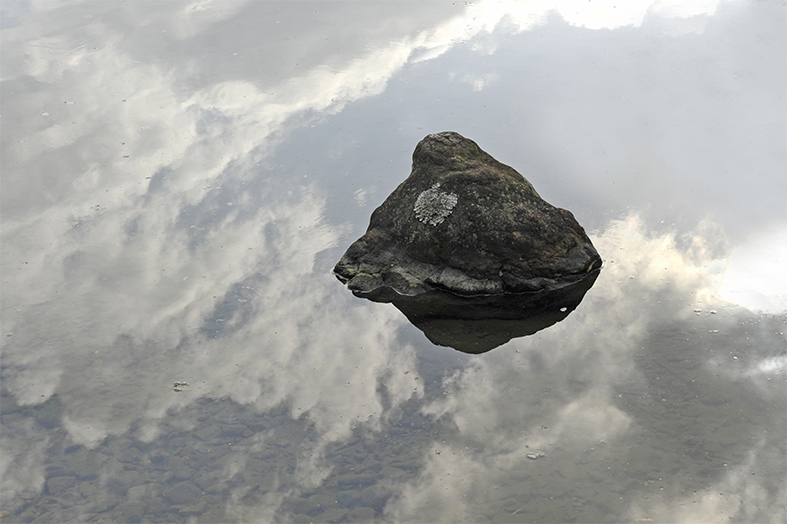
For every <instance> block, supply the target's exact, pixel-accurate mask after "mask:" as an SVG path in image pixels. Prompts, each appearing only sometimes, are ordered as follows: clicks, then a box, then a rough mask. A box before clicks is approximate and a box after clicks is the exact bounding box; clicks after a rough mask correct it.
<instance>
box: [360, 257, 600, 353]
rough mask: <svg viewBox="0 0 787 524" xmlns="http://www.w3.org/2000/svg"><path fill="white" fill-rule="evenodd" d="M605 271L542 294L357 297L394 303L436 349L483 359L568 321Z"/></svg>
mask: <svg viewBox="0 0 787 524" xmlns="http://www.w3.org/2000/svg"><path fill="white" fill-rule="evenodd" d="M600 272H601V270H600V269H596V270H594V271H591V272H590V273H588V274H587V275H585V276H584V277H582V278H580V279H579V280H577V281H575V282H571V283H567V284H564V285H563V286H562V287H559V288H557V289H552V290H549V291H541V292H536V293H519V294H515V293H509V294H503V295H478V296H459V295H455V294H453V293H449V292H447V291H437V290H435V291H430V292H427V293H422V294H420V295H416V296H405V295H400V294H398V293H396V292H395V291H394V290H392V289H391V288H388V287H383V288H377V289H375V290H374V291H372V292H371V293H362V292H358V291H354V292H353V293H354V294H355V295H356V296H358V297H362V298H368V299H369V300H372V301H374V302H390V303H392V304H393V305H394V306H396V308H397V309H398V310H399V311H401V312H402V313H404V314H405V316H406V317H407V319H408V320H409V321H410V322H412V324H413V325H414V326H415V327H417V328H418V329H420V330H421V331H423V332H424V334H425V335H426V338H428V339H429V340H430V341H431V342H432V343H433V344H436V345H438V346H448V347H452V348H454V349H457V350H459V351H462V352H464V353H474V354H478V353H486V352H487V351H490V350H492V349H494V348H496V347H498V346H500V345H503V344H505V343H506V342H508V341H509V340H511V339H512V338H518V337H526V336H528V335H532V334H533V333H536V332H537V331H541V330H542V329H545V328H548V327H549V326H551V325H553V324H556V323H557V322H560V321H561V320H563V319H564V318H566V317H567V316H568V315H569V314H571V312H572V311H574V310H575V309H576V308H577V306H579V304H580V302H582V299H583V298H584V296H585V293H587V291H588V290H589V289H590V288H591V287H593V284H594V283H595V282H596V279H597V278H598V275H599V273H600Z"/></svg>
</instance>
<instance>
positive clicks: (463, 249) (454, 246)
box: [334, 131, 601, 301]
mask: <svg viewBox="0 0 787 524" xmlns="http://www.w3.org/2000/svg"><path fill="white" fill-rule="evenodd" d="M600 267H601V257H599V255H598V253H597V252H596V250H595V248H594V247H593V244H592V243H591V242H590V239H589V238H588V237H587V235H586V234H585V231H584V229H583V228H582V226H580V225H579V223H577V221H576V219H574V216H573V215H572V214H571V213H570V212H569V211H566V210H565V209H560V208H557V207H554V206H552V205H551V204H549V203H547V202H546V201H544V200H543V199H542V198H541V197H540V196H539V195H538V193H537V192H536V190H535V189H534V188H533V186H532V185H531V184H530V183H529V182H528V181H527V180H525V178H524V177H523V176H522V175H520V174H519V173H517V172H516V171H515V170H514V169H512V168H511V167H509V166H506V165H504V164H501V163H500V162H498V161H497V160H495V159H494V158H492V156H490V155H489V154H488V153H486V152H484V151H482V150H481V148H479V147H478V145H477V144H476V143H475V142H473V141H472V140H469V139H467V138H464V137H463V136H461V135H460V134H458V133H454V132H451V131H448V132H443V133H436V134H432V135H428V136H427V137H426V138H424V139H423V140H421V142H419V143H418V145H417V146H416V148H415V151H414V152H413V168H412V173H411V174H410V176H409V177H408V178H407V180H405V181H404V182H403V183H402V184H401V185H399V187H398V188H396V190H394V192H393V193H391V195H390V196H389V197H388V198H387V199H386V200H385V202H383V204H382V205H381V206H380V207H379V208H377V209H376V210H375V211H374V213H372V217H371V221H370V224H369V228H368V230H367V231H366V234H364V235H363V236H362V237H361V238H360V239H358V240H357V241H356V242H355V243H354V244H352V245H351V246H350V247H349V249H348V250H347V252H346V253H345V254H344V256H343V257H342V258H341V260H340V261H339V262H338V263H337V264H336V267H335V268H334V274H335V275H336V277H337V278H338V279H339V280H340V281H342V282H344V283H346V284H347V286H348V287H349V289H350V290H352V291H353V293H355V294H356V295H358V296H364V297H367V298H372V299H374V298H375V297H377V299H378V300H383V301H390V296H391V295H390V291H393V292H395V295H397V296H402V295H404V296H417V295H421V294H423V293H427V292H432V291H447V292H449V293H451V294H454V295H459V296H463V297H470V296H478V295H486V296H489V295H493V296H502V295H508V294H522V293H525V294H530V293H543V292H550V291H554V290H556V289H560V288H562V287H565V286H567V285H572V284H575V283H577V282H579V281H581V280H583V279H585V277H587V276H588V274H589V273H590V272H593V271H595V270H598V269H599V268H600ZM386 296H388V297H389V299H386V298H385V297H386Z"/></svg>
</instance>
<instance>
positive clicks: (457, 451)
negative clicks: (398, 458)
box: [386, 215, 784, 522]
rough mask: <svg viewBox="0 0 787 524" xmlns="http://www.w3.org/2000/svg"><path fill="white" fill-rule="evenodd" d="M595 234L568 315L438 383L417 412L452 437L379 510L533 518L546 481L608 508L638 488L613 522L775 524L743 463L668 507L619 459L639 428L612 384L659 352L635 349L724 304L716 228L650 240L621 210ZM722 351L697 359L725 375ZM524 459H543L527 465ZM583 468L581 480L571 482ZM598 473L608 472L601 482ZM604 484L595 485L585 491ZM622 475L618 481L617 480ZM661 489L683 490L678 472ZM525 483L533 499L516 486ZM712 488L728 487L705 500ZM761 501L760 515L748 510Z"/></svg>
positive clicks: (769, 500)
mask: <svg viewBox="0 0 787 524" xmlns="http://www.w3.org/2000/svg"><path fill="white" fill-rule="evenodd" d="M593 242H594V244H595V245H596V246H597V248H598V249H599V252H601V253H605V254H606V256H607V257H608V258H607V259H606V260H605V268H604V269H603V270H602V273H601V276H600V277H599V279H598V281H597V283H596V285H595V286H594V288H592V289H591V291H590V292H589V293H588V296H587V297H586V298H585V301H584V302H583V304H582V305H581V306H580V307H579V308H578V309H577V310H576V311H575V312H574V313H572V315H571V316H570V317H569V318H568V319H567V320H565V321H564V322H562V323H558V324H556V325H554V326H552V327H551V328H549V329H547V330H544V331H542V332H539V333H538V334H537V335H534V336H532V337H526V338H523V339H515V340H513V341H512V342H510V343H509V344H508V345H507V346H506V348H508V349H507V350H505V349H500V348H499V349H498V350H494V351H492V352H491V353H488V354H484V355H480V356H477V357H473V358H472V359H471V360H470V362H469V364H468V365H467V366H466V367H465V368H463V369H462V370H459V371H457V372H455V373H454V374H452V375H451V376H449V377H447V378H446V379H445V380H444V381H443V385H442V387H443V390H444V396H443V397H442V398H440V399H437V400H432V401H430V402H428V403H426V404H425V405H424V406H423V408H422V412H423V413H424V414H426V415H428V416H430V417H432V418H434V419H435V421H436V422H437V423H438V424H442V425H443V426H447V427H454V428H456V434H455V436H454V437H453V438H452V440H449V441H448V442H445V441H444V443H442V444H441V443H437V442H435V445H434V446H433V447H432V449H430V450H429V451H428V452H427V453H426V455H425V456H424V459H423V462H424V467H423V470H422V472H421V473H420V474H419V476H418V478H416V479H415V480H414V481H411V482H408V483H406V484H404V485H403V486H402V490H401V495H400V496H398V497H396V498H394V499H392V500H391V501H390V502H389V505H388V507H387V508H386V511H387V513H388V514H389V515H390V516H391V517H392V518H393V519H394V520H395V521H398V522H411V521H429V522H453V521H465V522H471V521H480V520H481V519H483V518H492V517H491V516H490V513H489V511H490V510H489V508H490V507H491V506H490V502H489V500H490V499H493V500H495V501H496V502H495V503H494V504H492V506H495V507H497V508H498V509H499V511H498V513H496V516H495V517H494V519H495V520H499V519H511V518H513V517H511V515H512V514H517V513H519V512H522V511H525V512H526V513H527V512H530V513H528V514H529V515H530V517H528V518H537V515H539V513H538V512H536V513H535V514H533V513H532V512H533V511H534V510H533V507H534V505H535V507H539V505H538V504H536V503H535V502H533V497H538V496H541V497H543V496H545V495H546V494H547V493H544V492H543V490H544V486H549V487H551V489H552V490H553V492H552V493H549V494H550V495H553V496H554V497H553V498H555V499H560V498H561V497H563V496H565V491H564V490H568V491H569V492H570V493H576V494H577V497H579V496H581V495H579V494H580V493H583V492H584V493H588V492H591V493H592V492H593V490H594V489H601V490H602V491H603V493H604V495H603V497H601V499H600V500H599V501H597V502H598V504H599V505H600V506H601V507H608V508H611V507H613V506H614V505H615V504H616V503H617V502H616V501H617V499H618V494H621V495H622V494H623V493H624V491H625V493H626V496H627V497H631V496H632V493H638V494H637V495H636V497H638V498H639V497H640V495H639V492H640V491H641V498H642V502H638V503H637V504H632V506H631V507H630V508H629V509H628V511H629V514H628V515H626V516H625V518H631V519H635V518H653V519H654V520H662V521H676V522H692V521H693V522H697V521H708V522H710V521H716V520H718V519H727V518H728V517H729V516H730V515H735V516H736V518H737V517H740V518H742V519H743V520H747V519H751V518H754V517H755V516H757V517H758V518H761V517H762V515H763V514H765V515H773V518H774V519H776V520H774V521H777V520H778V519H779V518H780V517H779V515H782V516H783V510H779V509H778V508H780V507H782V506H781V505H782V504H783V503H784V500H783V497H782V498H779V496H776V495H774V494H773V493H769V492H767V490H765V489H763V488H762V484H761V482H760V480H761V479H753V478H752V468H751V464H749V465H741V466H738V467H737V469H736V471H737V470H740V472H739V473H737V474H733V472H731V473H730V476H729V477H728V478H727V479H726V480H724V481H722V482H721V483H720V485H719V486H713V487H711V488H708V492H707V494H705V495H702V494H700V495H696V496H686V497H685V500H683V504H680V505H677V504H675V502H674V500H672V499H670V502H669V503H667V499H666V498H665V499H664V503H663V506H662V505H660V503H658V502H654V501H653V499H652V498H651V496H650V492H649V490H648V489H646V488H644V487H645V486H648V485H650V484H649V483H650V482H653V480H648V479H647V478H644V479H642V485H643V489H642V490H640V488H634V487H633V486H632V485H631V484H630V483H631V482H632V479H631V478H630V477H629V476H630V475H632V472H628V471H627V469H628V468H627V465H628V464H629V462H628V461H627V459H626V458H621V457H627V452H628V450H630V449H631V448H632V445H631V443H632V442H633V443H636V442H638V441H639V439H640V438H641V437H638V435H642V434H643V431H644V428H643V427H642V425H641V424H642V422H641V421H638V420H636V419H635V418H632V415H633V413H632V412H631V410H624V409H622V407H621V406H622V404H621V402H622V400H621V399H622V398H624V395H623V394H620V393H619V392H620V391H624V392H625V391H626V390H627V389H628V388H629V387H630V385H632V384H643V383H647V382H648V380H652V379H653V378H654V377H650V378H645V377H643V369H642V367H643V364H642V363H641V359H642V353H643V352H649V353H652V354H653V357H652V358H657V355H658V352H657V351H656V350H655V349H652V348H649V349H646V348H645V346H646V345H648V346H649V342H648V336H649V334H650V333H652V332H653V330H654V329H655V330H658V329H665V328H664V326H672V325H675V324H679V323H681V322H688V323H689V325H690V323H691V322H692V318H693V317H696V316H697V315H698V313H696V311H697V310H698V308H703V310H705V311H707V309H708V308H714V307H715V308H720V309H721V308H724V307H729V306H730V304H727V303H725V302H724V301H723V300H722V299H720V298H719V296H718V291H719V289H718V275H717V272H716V269H715V267H716V265H717V264H716V262H718V261H721V260H724V258H725V256H726V254H727V253H726V250H725V249H724V247H723V242H720V239H719V237H718V230H717V228H715V227H714V226H713V225H712V224H708V223H703V224H700V225H699V226H698V227H697V229H696V230H695V231H694V232H692V233H690V234H688V235H684V236H677V235H675V234H672V233H667V234H661V235H659V234H653V233H651V232H648V231H647V230H646V228H645V226H644V224H643V223H642V221H641V220H640V219H639V218H638V217H637V216H636V215H632V216H629V217H628V218H626V219H623V220H616V221H613V222H611V223H610V224H609V226H608V227H607V228H606V229H605V230H604V231H603V232H601V233H599V234H598V235H595V236H594V237H593ZM714 313H715V310H714ZM733 318H734V317H733ZM666 329H667V330H669V329H671V328H669V327H667V328H666ZM700 329H701V328H700ZM687 335H688V336H693V335H690V334H688V333H687ZM684 340H690V339H689V338H686V339H684ZM733 347H734V346H733ZM771 349H772V350H773V348H771ZM687 356H688V355H687ZM725 356H726V358H727V359H729V358H730V357H729V355H728V354H727V352H726V351H721V352H720V353H719V357H718V358H717V357H714V356H712V354H711V356H709V357H703V360H704V361H705V366H706V369H707V370H708V372H709V373H711V374H716V376H718V373H719V370H723V369H726V368H727V366H724V367H722V365H721V364H720V363H719V362H718V360H719V359H723V358H724V357H725ZM736 358H737V357H736ZM751 358H752V359H753V355H752V356H751ZM773 358H776V359H779V358H783V357H779V356H775V357H771V359H770V360H773ZM770 360H768V361H769V362H770ZM686 362H688V361H686ZM663 372H664V371H662V373H663ZM783 373H784V371H783V370H780V369H779V368H778V366H771V367H770V368H769V372H768V377H770V378H768V380H769V381H770V380H771V379H774V380H780V378H779V377H782V376H783ZM742 380H743V381H751V382H750V383H752V384H754V385H755V386H757V385H759V386H761V385H762V384H758V382H759V378H758V377H756V376H752V373H751V372H748V373H747V372H746V371H745V370H744V371H743V372H742V373H734V376H730V377H729V384H737V383H740V381H742ZM781 380H783V379H781ZM769 384H770V385H771V386H772V385H773V384H772V383H769ZM780 391H781V390H780ZM769 393H770V392H769ZM649 395H650V393H648V394H646V395H645V397H639V398H640V399H645V398H647V397H648V396H649ZM665 395H666V394H665ZM657 400H659V401H662V399H660V398H659V399H657ZM667 400H668V399H666V398H665V399H663V401H667ZM687 431H689V432H691V431H696V428H695V429H694V430H687ZM761 448H762V446H760V448H758V449H757V450H756V451H751V453H753V454H754V455H756V456H758V457H759V458H758V460H761V461H762V462H760V469H758V471H760V473H761V472H762V471H761V468H762V467H765V466H764V464H767V462H768V461H767V459H762V457H761V454H762V453H770V454H772V453H774V452H777V451H776V450H775V449H774V448H773V447H772V446H771V447H770V448H768V449H767V451H763V450H762V449H761ZM528 453H536V454H538V453H544V454H545V455H546V456H545V457H543V458H538V459H535V460H533V459H531V458H528V457H527V454H528ZM631 453H640V451H632V452H631ZM751 453H750V454H751ZM666 460H670V459H666ZM751 460H754V459H751V458H750V462H751ZM621 462H625V464H624V465H622V464H621ZM632 462H633V460H632ZM588 464H591V465H588ZM687 467H688V466H687ZM634 469H635V468H634ZM547 470H549V473H547ZM586 470H587V471H588V472H589V473H588V475H590V476H589V477H585V476H581V475H580V473H582V472H583V471H586ZM607 470H610V471H614V473H612V475H613V476H612V477H609V476H608V474H607V473H606V472H607ZM743 471H745V472H746V475H748V477H745V476H744V475H743V474H742V472H743ZM555 472H557V473H555ZM511 479H514V480H513V481H512V480H511ZM736 479H737V480H736ZM646 481H647V482H646ZM567 482H570V483H572V484H571V488H568V486H567V484H566V483H567ZM586 482H589V485H586ZM602 482H603V487H601V488H599V487H594V485H595V484H601V483H602ZM626 482H628V483H629V485H628V487H625V486H624V485H623V484H624V483H626ZM523 484H524V486H527V487H525V488H523V487H522V486H523ZM664 484H672V487H673V488H675V489H678V490H680V489H682V488H680V487H679V486H680V485H681V481H679V480H677V479H675V480H669V481H665V482H664ZM507 485H510V487H507ZM479 486H486V489H483V488H479ZM514 486H517V487H514ZM531 488H532V489H533V490H536V492H537V493H538V494H537V495H527V494H524V493H522V490H523V489H525V490H529V489H531ZM539 490H540V491H539ZM717 491H718V492H722V493H725V494H726V495H725V496H723V497H718V496H715V495H717ZM747 494H751V495H752V497H751V498H748V497H747V496H746V495H747ZM584 496H585V497H587V495H584ZM600 496H601V495H600ZM714 496H715V497H714ZM665 497H666V495H665ZM648 500H649V501H650V502H647V501H648ZM556 504H557V503H556ZM569 505H570V504H569ZM557 506H558V507H563V506H560V504H557ZM575 506H577V504H575ZM588 506H590V505H588ZM769 507H771V508H773V511H772V512H769V511H765V513H762V512H761V513H758V511H762V508H769ZM587 511H589V512H588V513H584V514H582V513H580V515H581V516H580V519H581V520H587V521H594V520H596V519H601V518H602V517H604V516H605V515H603V513H602V514H599V513H593V512H592V511H594V510H593V508H589V509H588V510H587ZM780 511H782V513H780ZM550 514H551V515H553V516H554V515H556V514H554V513H550ZM558 515H559V514H558ZM554 518H556V519H557V520H561V517H559V516H554ZM563 518H568V516H565V517H563ZM714 519H716V520H714Z"/></svg>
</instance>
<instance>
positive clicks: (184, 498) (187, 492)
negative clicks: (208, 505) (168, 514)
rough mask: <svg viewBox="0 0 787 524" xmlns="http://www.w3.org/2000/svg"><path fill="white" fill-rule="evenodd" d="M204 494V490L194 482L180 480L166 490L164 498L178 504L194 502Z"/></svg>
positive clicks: (186, 504) (183, 504)
mask: <svg viewBox="0 0 787 524" xmlns="http://www.w3.org/2000/svg"><path fill="white" fill-rule="evenodd" d="M200 495H202V490H201V489H199V488H198V487H197V485H196V484H194V483H193V482H191V481H189V480H186V481H184V482H179V483H177V484H175V485H174V486H172V487H170V488H169V489H168V490H167V491H165V492H164V498H165V499H167V500H168V501H169V502H171V503H172V504H174V505H176V506H188V505H191V504H194V503H195V502H196V501H197V499H199V497H200Z"/></svg>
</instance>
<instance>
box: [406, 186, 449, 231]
mask: <svg viewBox="0 0 787 524" xmlns="http://www.w3.org/2000/svg"><path fill="white" fill-rule="evenodd" d="M457 200H458V197H457V196H456V195H455V194H454V193H445V192H443V191H440V183H439V182H438V183H436V184H434V185H433V186H432V187H431V188H429V189H427V190H426V191H423V192H422V193H421V194H420V195H418V198H417V199H416V200H415V206H414V207H413V211H415V218H417V219H418V220H420V221H421V222H423V223H424V224H429V225H431V226H436V225H437V224H440V223H441V222H443V221H444V220H445V219H446V217H447V216H448V215H450V214H451V211H452V210H453V209H454V206H456V202H457Z"/></svg>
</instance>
